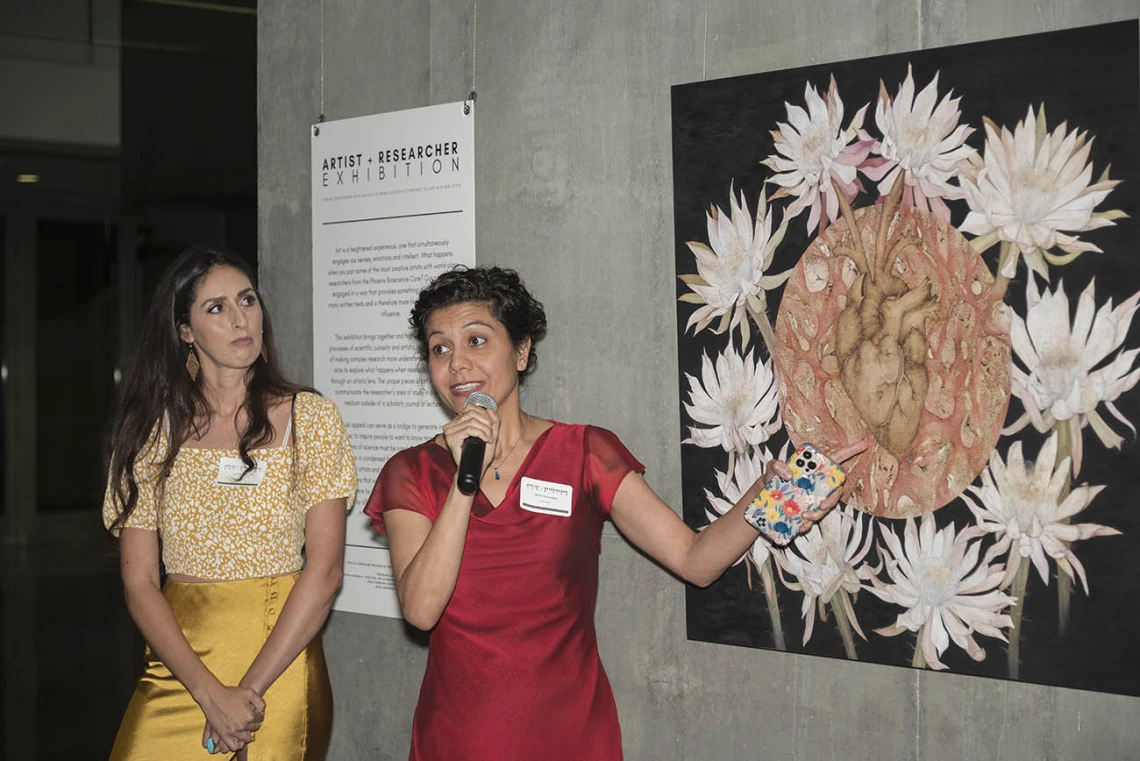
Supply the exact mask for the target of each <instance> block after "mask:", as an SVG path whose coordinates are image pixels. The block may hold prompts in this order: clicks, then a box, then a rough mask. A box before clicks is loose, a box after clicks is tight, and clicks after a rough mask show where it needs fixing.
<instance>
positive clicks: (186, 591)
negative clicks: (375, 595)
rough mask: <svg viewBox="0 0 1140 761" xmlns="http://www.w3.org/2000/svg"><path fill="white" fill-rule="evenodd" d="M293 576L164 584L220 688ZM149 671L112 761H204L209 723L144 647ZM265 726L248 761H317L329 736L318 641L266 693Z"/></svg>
mask: <svg viewBox="0 0 1140 761" xmlns="http://www.w3.org/2000/svg"><path fill="white" fill-rule="evenodd" d="M296 581H297V574H294V575H291V576H278V577H274V578H267V579H244V580H242V581H223V582H207V583H197V584H190V583H185V582H175V581H167V582H166V585H165V586H164V587H163V589H162V594H163V597H165V598H166V601H167V602H168V603H169V604H170V608H171V610H173V611H174V617H175V618H176V619H177V620H178V625H179V626H180V627H181V628H182V632H183V633H184V634H185V635H186V639H187V641H189V643H190V646H191V647H192V648H194V652H196V653H197V654H198V657H199V658H201V659H202V662H203V663H204V664H205V665H206V668H208V669H210V671H212V672H213V673H214V675H215V676H216V677H218V679H219V680H221V682H222V683H223V684H227V685H236V684H237V683H238V682H239V681H240V680H241V678H242V676H243V675H244V674H245V672H246V669H248V668H249V665H250V664H251V663H253V659H254V658H255V657H256V656H257V654H258V652H259V651H260V650H261V646H262V645H263V644H265V640H266V639H267V638H268V637H269V633H270V632H271V631H273V626H274V625H275V624H276V623H277V619H278V617H279V616H280V614H281V608H282V607H283V606H284V605H285V600H286V599H287V598H288V597H289V591H290V590H291V589H292V588H293V585H294V584H295V583H296ZM146 661H147V665H146V671H144V672H143V675H142V676H141V677H140V678H139V683H138V686H137V687H136V688H135V692H134V695H133V696H132V697H131V702H130V705H128V706H127V713H126V716H124V717H123V723H122V725H121V726H120V727H119V734H118V736H117V737H116V738H115V747H114V750H112V751H111V761H183V760H185V761H206V759H215V760H217V759H221V758H230V757H232V755H233V754H227V755H226V756H220V755H218V754H215V755H213V756H211V755H210V753H209V752H207V751H206V749H205V748H203V747H202V730H203V729H204V728H205V725H206V717H205V716H204V715H203V714H202V710H201V709H200V708H199V707H198V704H197V703H195V702H194V699H193V698H192V697H190V693H189V692H187V690H186V688H185V687H183V686H182V683H181V682H179V681H178V680H177V679H175V678H174V676H173V675H172V674H171V673H170V670H169V669H167V668H166V666H165V665H163V663H162V661H160V660H159V659H158V658H157V657H156V656H155V654H154V653H153V652H152V651H151V649H150V648H149V647H148V648H147V651H146ZM264 697H265V721H264V723H263V724H262V725H261V729H259V730H257V733H256V735H255V739H254V741H253V742H251V743H250V744H249V745H248V746H247V747H248V751H247V753H248V761H322V760H323V759H324V757H325V751H326V750H327V749H328V743H329V734H330V731H331V729H332V690H331V688H330V687H329V677H328V671H327V669H326V667H325V656H324V652H323V650H322V649H321V640H320V635H317V637H316V638H315V639H314V640H313V641H312V642H311V643H310V644H309V646H308V647H307V648H306V649H305V650H304V651H303V652H302V653H301V654H300V655H298V656H297V659H296V660H294V661H293V663H292V664H291V665H290V666H289V668H288V669H286V670H285V673H283V674H282V675H281V676H279V677H278V678H277V681H275V682H274V683H273V684H272V685H270V687H269V689H268V690H267V691H266V693H265V696H264Z"/></svg>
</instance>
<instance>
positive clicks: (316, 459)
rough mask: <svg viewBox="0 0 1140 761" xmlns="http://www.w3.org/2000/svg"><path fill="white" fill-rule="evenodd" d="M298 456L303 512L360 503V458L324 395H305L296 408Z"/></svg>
mask: <svg viewBox="0 0 1140 761" xmlns="http://www.w3.org/2000/svg"><path fill="white" fill-rule="evenodd" d="M293 417H294V429H293V435H294V436H295V437H296V439H295V441H296V447H297V448H296V452H297V482H296V494H297V500H298V503H299V506H300V508H301V510H302V511H303V512H306V513H307V512H308V511H309V508H311V507H312V506H313V505H315V504H317V503H318V502H324V501H325V500H329V499H340V498H342V497H343V498H344V499H345V500H346V507H347V509H349V510H351V509H352V506H353V504H354V503H355V502H356V458H355V457H353V454H352V444H350V443H349V440H348V430H347V429H346V428H345V426H344V421H343V420H342V419H341V417H340V412H339V411H338V410H337V408H336V404H334V403H333V401H332V400H331V399H326V398H325V397H323V396H321V395H320V394H314V393H310V392H301V393H299V394H297V398H296V400H295V402H294V407H293Z"/></svg>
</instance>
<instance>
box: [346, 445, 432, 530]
mask: <svg viewBox="0 0 1140 761" xmlns="http://www.w3.org/2000/svg"><path fill="white" fill-rule="evenodd" d="M427 446H435V444H432V443H430V442H429V443H428V445H427ZM425 450H426V447H425V446H424V445H420V446H418V447H412V448H411V449H405V450H404V451H402V452H397V453H396V454H394V455H392V457H391V458H390V459H389V460H388V462H387V463H385V464H384V468H383V469H382V470H381V471H380V477H379V478H377V479H376V485H375V486H374V487H372V495H371V496H370V497H369V498H368V504H367V505H365V506H364V514H365V515H367V516H368V517H369V518H370V519H371V520H372V528H373V529H375V530H376V531H379V532H380V533H381V534H387V533H388V529H387V527H386V526H385V525H384V513H386V512H388V511H389V510H411V511H412V512H414V513H419V514H420V515H426V516H427V517H428V518H430V519H431V520H432V521H433V522H434V521H435V519H436V517H437V516H438V515H439V510H440V507H441V505H437V504H435V503H434V502H433V501H432V500H429V499H426V498H425V495H424V492H423V488H422V486H421V484H422V479H423V473H422V469H423V468H424V467H425V466H426V465H428V463H427V462H426V460H427V459H428V458H429V454H428V452H427V451H425Z"/></svg>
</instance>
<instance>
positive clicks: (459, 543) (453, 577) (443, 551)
mask: <svg viewBox="0 0 1140 761" xmlns="http://www.w3.org/2000/svg"><path fill="white" fill-rule="evenodd" d="M473 501H474V499H473V498H472V497H471V496H468V495H464V494H462V493H461V492H460V491H459V489H458V488H457V487H456V485H455V483H454V482H452V485H451V490H450V491H449V492H448V495H447V499H446V500H445V501H444V503H443V507H442V508H441V509H440V512H439V515H438V516H437V517H436V520H435V522H434V523H433V524H432V525H431V528H430V529H429V530H428V532H427V536H426V537H425V538H424V540H423V543H422V544H421V545H420V548H419V550H418V551H417V552H416V554H415V555H414V556H413V557H412V560H411V562H409V563H408V565H407V567H406V568H404V570H403V572H402V573H401V574H400V577H399V580H398V582H397V584H396V593H397V595H398V596H399V598H400V607H401V609H402V610H403V612H404V618H405V619H407V621H408V623H410V624H412V625H413V626H415V627H416V628H418V629H423V630H424V631H428V630H429V629H431V628H432V627H434V626H435V625H436V623H438V622H439V618H440V616H442V615H443V611H444V609H445V608H446V607H447V603H448V602H449V601H450V600H451V595H452V593H453V592H454V591H455V583H456V581H457V579H458V578H459V566H460V564H461V563H462V561H463V548H464V546H465V544H466V542H467V526H468V523H469V522H470V519H471V504H472V502H473Z"/></svg>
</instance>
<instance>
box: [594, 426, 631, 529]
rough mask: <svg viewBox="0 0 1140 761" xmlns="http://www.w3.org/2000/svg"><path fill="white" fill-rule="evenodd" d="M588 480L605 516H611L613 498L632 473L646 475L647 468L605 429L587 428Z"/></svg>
mask: <svg viewBox="0 0 1140 761" xmlns="http://www.w3.org/2000/svg"><path fill="white" fill-rule="evenodd" d="M584 443H585V448H586V479H587V483H588V484H589V486H590V489H591V491H592V493H593V495H594V500H595V502H596V503H597V505H598V507H600V508H601V509H602V512H603V513H605V514H606V515H609V514H610V508H611V507H612V506H613V502H614V494H616V493H617V490H618V487H619V486H621V482H622V481H624V480H625V477H626V476H628V475H629V474H630V473H644V472H645V466H644V465H642V464H641V463H640V462H638V460H637V458H636V457H634V456H633V455H632V454H630V451H629V450H628V449H626V448H625V445H624V444H622V443H621V441H620V440H619V439H618V437H617V436H615V435H614V434H613V433H612V432H611V431H607V430H606V429H605V428H598V427H596V426H592V425H588V426H586V433H585V441H584Z"/></svg>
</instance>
